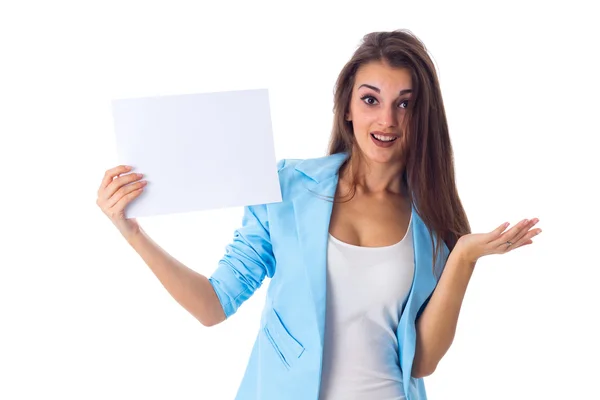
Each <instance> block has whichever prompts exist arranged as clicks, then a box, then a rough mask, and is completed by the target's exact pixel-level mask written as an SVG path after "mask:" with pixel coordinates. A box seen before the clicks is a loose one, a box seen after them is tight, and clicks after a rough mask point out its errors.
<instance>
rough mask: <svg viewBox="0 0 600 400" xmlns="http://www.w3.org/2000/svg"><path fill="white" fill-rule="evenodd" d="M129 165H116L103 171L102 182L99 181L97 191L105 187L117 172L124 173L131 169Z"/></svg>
mask: <svg viewBox="0 0 600 400" xmlns="http://www.w3.org/2000/svg"><path fill="white" fill-rule="evenodd" d="M131 168H132V167H131V166H130V165H119V166H118V167H114V168H111V169H109V170H107V171H106V172H105V173H104V178H103V179H102V183H100V188H99V189H98V192H100V191H101V190H102V189H105V188H106V187H107V186H108V185H109V184H110V183H111V182H112V181H113V178H114V177H115V176H117V175H119V174H124V173H125V172H128V171H131Z"/></svg>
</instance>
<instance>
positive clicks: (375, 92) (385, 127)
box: [346, 61, 412, 163]
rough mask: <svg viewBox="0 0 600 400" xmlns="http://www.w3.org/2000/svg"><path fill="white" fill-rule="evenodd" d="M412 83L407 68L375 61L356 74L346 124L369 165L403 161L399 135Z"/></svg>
mask: <svg viewBox="0 0 600 400" xmlns="http://www.w3.org/2000/svg"><path fill="white" fill-rule="evenodd" d="M411 90H412V79H411V76H410V71H409V70H408V69H406V68H393V67H390V66H389V65H388V64H386V63H383V62H380V61H375V62H370V63H368V64H364V65H362V66H360V68H359V69H358V71H357V72H356V76H355V80H354V87H353V88H352V96H351V99H350V106H349V112H348V114H347V115H346V120H347V121H352V126H353V129H354V137H355V142H356V145H357V146H358V147H359V148H360V150H362V152H363V153H364V155H365V156H366V157H367V159H368V160H369V161H372V162H377V163H393V162H399V161H401V160H402V155H403V143H404V141H405V140H404V137H403V135H404V134H405V132H402V131H401V129H400V128H401V126H402V121H403V118H404V116H405V114H406V113H407V111H408V110H407V109H406V107H407V106H408V102H409V101H410V98H411Z"/></svg>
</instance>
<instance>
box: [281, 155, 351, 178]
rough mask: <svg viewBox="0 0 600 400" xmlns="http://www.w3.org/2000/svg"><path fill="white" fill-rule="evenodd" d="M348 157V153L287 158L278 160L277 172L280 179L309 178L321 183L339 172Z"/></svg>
mask: <svg viewBox="0 0 600 400" xmlns="http://www.w3.org/2000/svg"><path fill="white" fill-rule="evenodd" d="M347 158H348V154H347V153H336V154H332V155H327V156H323V157H316V158H306V159H293V158H286V159H281V160H279V161H278V162H277V172H278V173H279V176H280V180H281V179H284V180H285V179H286V178H288V179H301V178H308V179H310V180H313V181H315V182H317V183H319V182H320V181H322V180H325V179H328V178H330V177H332V176H334V175H335V174H337V172H338V170H339V168H340V166H341V165H342V164H343V163H344V161H345V160H346V159H347Z"/></svg>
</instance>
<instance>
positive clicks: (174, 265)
mask: <svg viewBox="0 0 600 400" xmlns="http://www.w3.org/2000/svg"><path fill="white" fill-rule="evenodd" d="M128 243H129V244H130V245H131V247H133V249H134V250H135V251H136V252H137V253H138V254H139V255H140V256H141V257H142V259H143V260H144V262H145V263H146V264H147V265H148V267H150V269H151V270H152V272H153V273H154V275H156V277H157V278H158V280H159V281H160V283H162V285H163V286H164V287H165V289H167V291H168V292H169V294H170V295H171V296H173V298H174V299H175V300H176V301H177V302H178V303H179V304H181V306H183V308H185V309H186V310H187V311H188V312H189V313H190V314H192V315H193V316H194V317H195V318H196V319H197V320H198V321H200V323H202V325H204V326H212V325H216V324H218V323H220V322H222V321H224V320H225V314H224V312H223V309H222V307H221V304H220V303H219V299H218V298H217V295H216V293H215V291H214V290H213V288H212V285H211V284H210V282H209V280H208V279H207V278H206V277H205V276H204V275H202V274H199V273H198V272H196V271H193V270H191V269H190V268H188V267H186V266H185V265H183V264H182V263H181V262H179V261H178V260H176V259H175V258H173V257H172V256H171V255H170V254H169V253H167V252H166V251H165V250H163V249H162V248H161V247H160V246H159V245H158V244H157V243H156V242H154V240H152V238H150V237H149V236H148V235H147V234H146V233H145V232H144V231H143V230H142V229H141V228H140V232H139V233H138V234H137V235H135V236H134V237H132V238H130V239H128Z"/></svg>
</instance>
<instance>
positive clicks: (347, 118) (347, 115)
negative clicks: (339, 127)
mask: <svg viewBox="0 0 600 400" xmlns="http://www.w3.org/2000/svg"><path fill="white" fill-rule="evenodd" d="M346 121H348V122H350V121H352V116H351V115H350V113H346Z"/></svg>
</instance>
